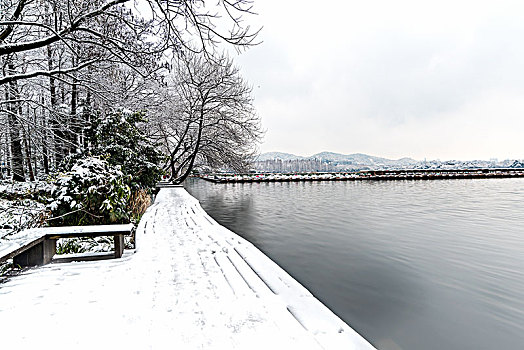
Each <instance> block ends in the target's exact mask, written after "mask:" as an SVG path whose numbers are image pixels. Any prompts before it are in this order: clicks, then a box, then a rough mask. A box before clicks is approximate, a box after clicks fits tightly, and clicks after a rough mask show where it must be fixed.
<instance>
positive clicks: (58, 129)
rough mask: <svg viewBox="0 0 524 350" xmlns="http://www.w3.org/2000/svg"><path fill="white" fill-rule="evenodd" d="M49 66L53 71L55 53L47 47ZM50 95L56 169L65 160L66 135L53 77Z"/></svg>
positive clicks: (50, 84) (51, 78)
mask: <svg viewBox="0 0 524 350" xmlns="http://www.w3.org/2000/svg"><path fill="white" fill-rule="evenodd" d="M47 64H48V66H49V70H52V69H53V52H52V50H51V47H50V46H48V47H47ZM49 94H50V96H51V101H50V102H51V115H50V118H49V119H50V122H51V128H52V130H53V139H54V144H55V169H56V167H57V166H58V164H60V162H61V161H62V159H63V158H64V136H65V135H64V133H63V132H62V126H61V123H60V120H59V115H58V98H57V92H56V81H55V78H54V77H53V76H50V77H49Z"/></svg>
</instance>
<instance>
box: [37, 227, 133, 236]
mask: <svg viewBox="0 0 524 350" xmlns="http://www.w3.org/2000/svg"><path fill="white" fill-rule="evenodd" d="M133 227H134V226H133V224H125V225H95V226H64V227H44V228H42V229H41V230H42V231H43V232H45V233H46V238H48V239H58V238H77V237H100V236H114V235H126V236H128V235H130V234H131V231H132V230H133ZM57 229H58V230H57Z"/></svg>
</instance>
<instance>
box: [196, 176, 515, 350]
mask: <svg viewBox="0 0 524 350" xmlns="http://www.w3.org/2000/svg"><path fill="white" fill-rule="evenodd" d="M186 187H187V189H188V191H189V192H190V193H191V194H192V195H194V196H195V197H197V198H198V199H199V200H200V202H201V204H202V206H203V207H204V209H205V210H206V211H207V212H208V213H209V214H210V215H211V216H212V217H214V218H215V219H216V220H217V221H218V222H220V223H221V224H223V225H224V226H227V227H228V228H230V229H231V230H233V231H235V232H237V233H238V234H240V235H241V236H242V237H244V238H246V239H247V240H249V241H251V242H252V243H253V244H255V245H256V246H257V247H258V248H259V249H261V250H262V251H263V252H264V253H266V254H267V255H268V256H270V257H271V258H272V259H273V260H274V261H276V262H277V263H278V264H279V265H280V266H282V267H283V268H284V269H285V270H287V271H288V272H289V273H290V274H291V275H292V276H293V277H295V278H296V279H297V280H298V281H300V282H301V283H302V284H303V285H304V286H306V287H307V288H308V289H309V290H310V291H311V292H312V293H313V294H314V295H315V296H317V298H319V299H320V300H321V301H322V302H323V303H324V304H326V305H327V306H328V307H329V308H331V310H333V311H334V312H335V313H336V314H337V315H338V316H340V317H341V318H342V319H344V320H345V321H346V322H347V323H348V324H349V325H350V326H351V327H353V328H354V329H355V330H357V331H358V332H359V333H360V334H362V335H363V336H364V337H365V338H366V339H368V340H369V341H370V342H372V343H373V344H374V345H375V346H376V347H378V348H379V349H388V350H389V349H392V350H398V349H407V350H420V349H439V350H441V349H523V348H524V179H487V180H440V181H388V182H379V181H376V182H372V181H362V182H358V181H357V182H304V183H258V184H257V183H254V184H213V183H209V182H205V181H203V180H190V181H188V182H187V184H186Z"/></svg>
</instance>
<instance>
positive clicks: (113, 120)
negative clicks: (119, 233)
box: [88, 110, 163, 192]
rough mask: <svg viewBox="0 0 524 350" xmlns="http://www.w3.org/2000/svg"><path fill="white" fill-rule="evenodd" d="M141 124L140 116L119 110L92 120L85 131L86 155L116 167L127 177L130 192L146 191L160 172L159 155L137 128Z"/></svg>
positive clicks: (157, 179)
mask: <svg viewBox="0 0 524 350" xmlns="http://www.w3.org/2000/svg"><path fill="white" fill-rule="evenodd" d="M145 122H147V119H146V117H145V115H144V113H142V112H136V113H133V112H131V111H127V110H121V111H119V112H115V113H110V114H106V115H103V116H99V117H97V118H95V119H94V120H93V122H92V125H91V127H90V129H89V131H88V135H89V137H90V140H91V142H92V145H91V147H90V153H91V154H93V155H98V156H102V157H105V158H106V159H107V161H108V162H109V164H112V165H120V166H121V167H122V172H123V173H124V174H125V175H130V176H131V177H130V180H129V186H130V187H131V190H132V191H133V192H135V191H137V190H139V189H146V190H148V191H150V190H151V189H153V188H154V187H155V185H156V183H157V182H158V181H159V180H160V178H161V175H162V173H163V172H162V169H161V167H160V163H161V161H162V153H161V152H160V151H159V150H158V149H157V147H156V145H155V144H154V143H153V142H152V141H151V140H150V139H149V138H148V137H147V136H146V135H145V134H144V132H143V131H142V130H141V128H140V127H141V126H142V125H143V124H144V123H145Z"/></svg>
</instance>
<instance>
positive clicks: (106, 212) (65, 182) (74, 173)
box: [47, 157, 130, 226]
mask: <svg viewBox="0 0 524 350" xmlns="http://www.w3.org/2000/svg"><path fill="white" fill-rule="evenodd" d="M127 181H128V177H127V176H125V175H124V174H123V173H122V171H121V170H120V168H119V167H118V166H112V165H110V164H109V163H108V162H107V161H105V160H102V159H100V158H96V157H87V158H83V159H79V160H77V161H76V162H75V163H74V165H73V166H72V167H71V170H69V171H67V172H65V173H62V174H60V175H59V176H58V178H57V179H56V180H55V181H54V186H53V189H52V191H51V195H52V197H53V199H52V200H51V203H49V204H48V206H47V208H48V210H49V211H50V214H51V218H49V219H48V224H49V225H50V226H67V225H95V224H97V225H99V224H109V223H125V222H129V214H128V212H127V208H126V207H127V202H128V199H129V195H130V189H129V186H128V185H127Z"/></svg>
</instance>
